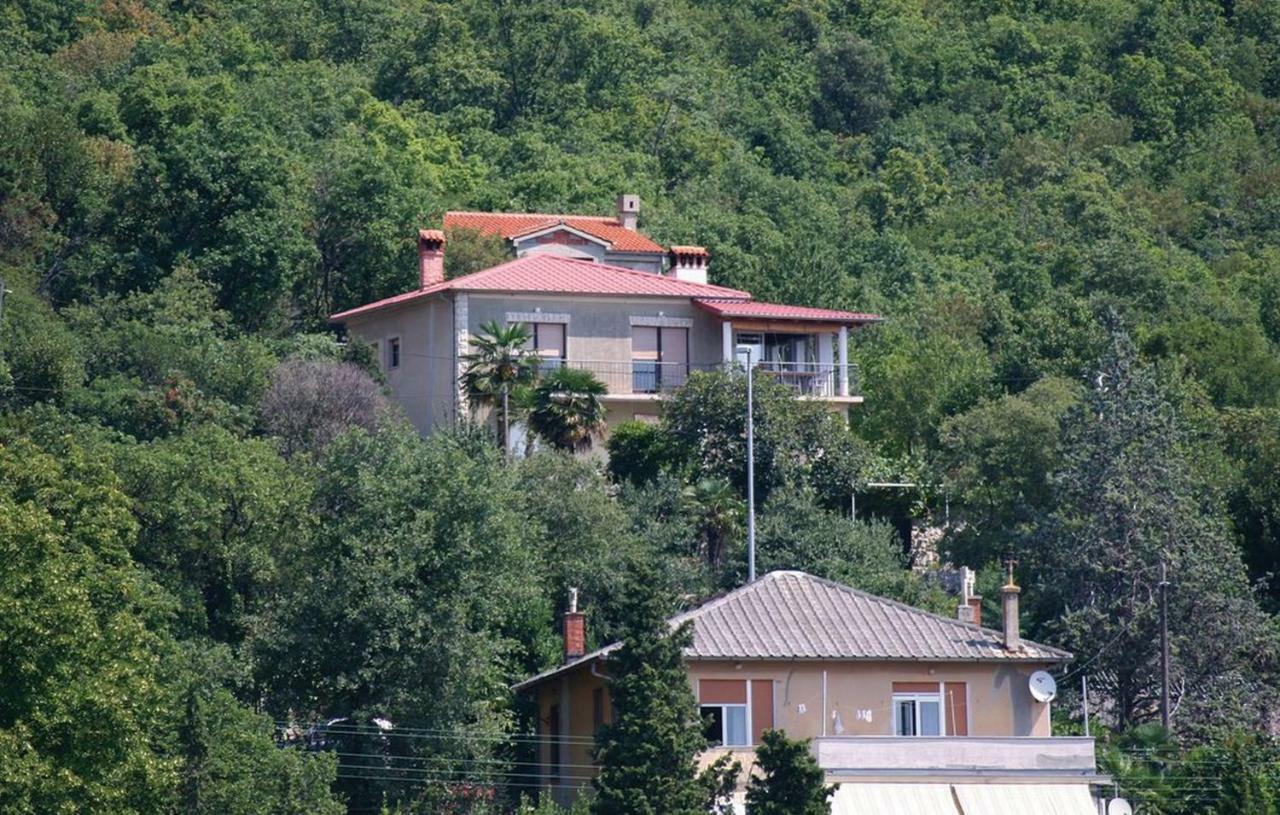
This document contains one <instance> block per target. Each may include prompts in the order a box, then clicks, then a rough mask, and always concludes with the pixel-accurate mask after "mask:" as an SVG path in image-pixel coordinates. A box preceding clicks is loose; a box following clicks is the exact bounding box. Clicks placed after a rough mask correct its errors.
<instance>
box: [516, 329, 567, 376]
mask: <svg viewBox="0 0 1280 815" xmlns="http://www.w3.org/2000/svg"><path fill="white" fill-rule="evenodd" d="M525 328H527V329H529V347H530V348H532V349H533V350H534V351H535V352H536V353H537V354H538V356H540V357H542V362H541V363H539V365H538V367H539V368H541V369H542V370H544V371H546V370H550V369H553V368H558V367H560V365H561V364H562V363H563V362H564V360H565V358H566V351H567V349H568V343H567V342H566V336H565V335H566V334H567V332H566V330H565V329H566V326H565V324H564V323H525Z"/></svg>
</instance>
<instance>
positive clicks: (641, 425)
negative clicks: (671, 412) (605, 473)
mask: <svg viewBox="0 0 1280 815" xmlns="http://www.w3.org/2000/svg"><path fill="white" fill-rule="evenodd" d="M605 449H607V450H608V451H609V474H610V475H611V476H612V477H613V479H614V480H615V481H618V482H623V481H627V482H630V483H631V484H633V485H636V486H639V485H641V484H644V483H646V482H649V481H653V480H654V479H655V478H657V477H658V473H659V472H660V471H661V470H662V469H663V468H664V467H665V466H667V465H668V464H669V463H670V461H671V453H670V451H669V449H668V444H667V436H666V434H665V433H663V432H662V430H661V429H660V428H659V427H658V426H657V425H654V424H652V423H647V422H637V421H626V422H622V423H621V424H619V425H618V426H617V427H615V428H614V429H613V432H612V433H610V434H609V438H608V439H606V440H605Z"/></svg>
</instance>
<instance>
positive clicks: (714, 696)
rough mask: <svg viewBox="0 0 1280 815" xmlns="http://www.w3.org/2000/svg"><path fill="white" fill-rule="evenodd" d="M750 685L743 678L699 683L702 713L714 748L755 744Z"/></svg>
mask: <svg viewBox="0 0 1280 815" xmlns="http://www.w3.org/2000/svg"><path fill="white" fill-rule="evenodd" d="M750 701H751V700H750V698H749V696H748V695H747V683H746V682H745V681H743V680H741V679H703V680H701V681H699V683H698V704H699V707H698V712H699V714H701V716H702V722H703V727H704V729H705V735H706V737H707V743H708V744H710V745H711V746H712V747H721V746H723V747H745V746H747V745H749V744H751V722H750V717H749V715H748V713H747V710H748V707H749V705H750Z"/></svg>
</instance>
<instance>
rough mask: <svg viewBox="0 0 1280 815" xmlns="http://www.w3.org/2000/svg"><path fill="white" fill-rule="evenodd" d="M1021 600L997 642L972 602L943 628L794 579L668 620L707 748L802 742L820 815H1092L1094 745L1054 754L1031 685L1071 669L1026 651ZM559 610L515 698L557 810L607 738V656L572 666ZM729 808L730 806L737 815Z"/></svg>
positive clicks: (833, 586)
mask: <svg viewBox="0 0 1280 815" xmlns="http://www.w3.org/2000/svg"><path fill="white" fill-rule="evenodd" d="M1018 593H1019V589H1018V587H1016V586H1014V585H1012V583H1010V584H1008V585H1006V586H1005V587H1004V588H1003V589H1002V602H1003V607H1004V615H1003V616H1004V618H1003V620H1002V623H1003V625H1002V628H1003V631H993V630H990V629H987V628H982V627H980V626H979V625H978V624H977V622H975V615H977V614H980V608H981V605H980V602H979V599H980V598H974V597H969V596H968V595H967V594H966V596H965V597H964V598H963V599H962V600H961V602H960V604H959V607H958V614H957V618H956V619H951V618H948V617H941V616H937V615H934V614H930V613H927V612H924V611H921V610H919V609H916V608H912V607H910V606H907V605H903V604H902V603H898V602H894V601H892V600H887V599H884V598H882V597H876V596H874V595H871V594H866V593H865V592H861V591H857V590H855V589H852V588H849V587H848V586H843V585H840V584H838V583H834V582H832V581H829V580H824V579H822V578H818V577H814V576H813V575H809V574H805V573H803V572H773V573H770V574H767V575H765V576H764V577H762V578H760V579H759V580H757V581H755V582H754V583H749V584H747V585H745V586H743V587H741V588H739V589H737V590H735V591H732V592H730V593H729V594H726V595H724V596H723V597H720V598H718V599H715V600H712V601H710V602H708V603H706V604H705V605H702V606H699V607H698V608H695V609H693V610H691V611H688V612H685V613H684V614H681V615H679V616H676V617H674V618H672V619H671V620H670V624H671V625H672V626H673V627H675V626H677V625H680V624H682V623H685V622H688V623H690V624H691V625H692V629H693V643H692V645H691V646H690V647H688V648H687V649H686V650H685V663H686V665H687V667H688V676H689V682H690V684H691V685H692V689H693V692H694V694H695V695H696V698H697V702H698V705H699V706H700V710H701V713H702V716H703V720H704V722H705V723H706V728H707V737H708V741H709V742H710V744H712V745H713V746H712V748H711V749H710V750H708V751H707V752H706V753H704V754H703V756H702V757H701V759H700V762H701V764H702V765H703V766H706V764H708V763H710V762H712V761H714V760H715V759H716V758H718V757H719V756H721V755H723V754H724V753H725V752H731V753H733V754H734V757H735V759H737V760H738V761H739V762H740V763H741V764H742V766H743V767H744V768H750V766H751V765H752V763H753V753H754V749H755V745H756V744H758V743H759V741H760V737H761V734H762V733H763V732H764V731H765V730H767V729H770V728H774V729H780V730H782V731H785V732H786V734H787V735H788V736H790V737H792V738H802V739H810V740H812V741H811V746H812V751H813V754H814V756H815V758H816V759H817V761H818V764H819V766H820V767H821V768H822V769H823V770H824V771H825V774H826V780H827V781H828V783H839V785H840V786H839V788H838V790H837V791H836V793H835V796H834V798H833V800H832V813H833V814H834V815H855V813H856V815H904V814H905V813H911V814H912V815H988V814H989V813H1028V814H1030V813H1035V814H1036V815H1097V812H1098V811H1099V810H1098V807H1097V804H1096V801H1095V796H1094V793H1093V788H1094V787H1098V786H1100V785H1102V784H1103V783H1105V782H1106V781H1107V779H1105V778H1103V777H1101V776H1098V775H1097V774H1096V769H1095V767H1096V765H1095V759H1094V743H1093V739H1091V738H1081V737H1054V736H1053V734H1052V728H1051V724H1050V715H1049V708H1050V704H1051V701H1050V700H1051V696H1047V695H1045V694H1044V693H1043V692H1040V693H1039V695H1037V690H1038V688H1039V686H1038V685H1037V682H1038V681H1042V680H1043V679H1044V678H1045V677H1043V672H1044V671H1047V670H1050V669H1054V668H1058V667H1061V666H1062V665H1064V664H1065V663H1067V662H1068V661H1070V660H1071V658H1072V657H1071V655H1070V654H1068V653H1066V652H1065V651H1060V650H1058V649H1056V648H1050V647H1048V646H1045V645H1040V644H1038V643H1034V642H1031V641H1029V640H1024V639H1022V638H1021V636H1020V633H1019V630H1018V629H1019V626H1018ZM585 641H586V636H585V619H584V616H583V614H582V613H581V612H579V611H578V610H577V607H576V602H575V601H574V600H571V602H570V607H569V611H568V613H567V614H566V615H565V619H564V646H565V652H564V664H563V665H561V666H559V667H557V668H554V669H552V670H548V671H545V672H543V673H540V674H538V675H537V676H534V677H531V678H529V679H527V680H525V681H523V682H521V683H519V684H518V685H516V686H515V688H514V690H515V691H516V692H518V693H525V694H529V695H530V696H532V697H533V700H534V701H535V702H536V709H537V712H538V732H539V733H540V734H541V735H543V736H544V737H545V738H544V739H542V740H540V745H541V746H540V754H539V766H538V770H537V775H538V778H539V782H540V786H541V787H542V789H543V790H544V792H546V793H547V794H550V795H552V796H553V797H554V798H555V799H556V800H557V801H558V802H560V803H561V804H568V803H570V802H572V801H573V800H574V799H575V798H577V797H578V796H579V795H583V794H590V779H591V777H592V776H594V775H595V773H596V769H595V765H594V763H593V758H592V752H591V747H592V740H593V738H594V735H595V732H596V730H597V729H598V728H599V727H600V726H601V725H603V724H605V723H607V722H609V721H611V719H612V716H613V712H612V705H611V703H610V700H609V688H608V672H609V663H608V659H607V658H608V655H609V654H610V653H611V652H612V651H613V650H615V649H617V648H618V647H620V646H619V645H618V644H614V645H610V646H607V647H605V648H601V649H599V650H596V651H593V652H591V653H585V647H584V643H585ZM1037 672H1040V674H1041V675H1039V676H1038V675H1037ZM742 796H743V791H742V789H741V788H740V789H739V791H738V793H737V795H736V803H737V804H738V809H739V811H741V806H740V805H741V801H742Z"/></svg>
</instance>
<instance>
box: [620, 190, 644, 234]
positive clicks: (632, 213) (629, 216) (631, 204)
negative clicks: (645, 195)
mask: <svg viewBox="0 0 1280 815" xmlns="http://www.w3.org/2000/svg"><path fill="white" fill-rule="evenodd" d="M639 217H640V196H638V195H632V194H627V195H619V196H618V223H620V224H622V228H623V229H630V230H631V231H632V232H635V231H636V219H637V218H639Z"/></svg>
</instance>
